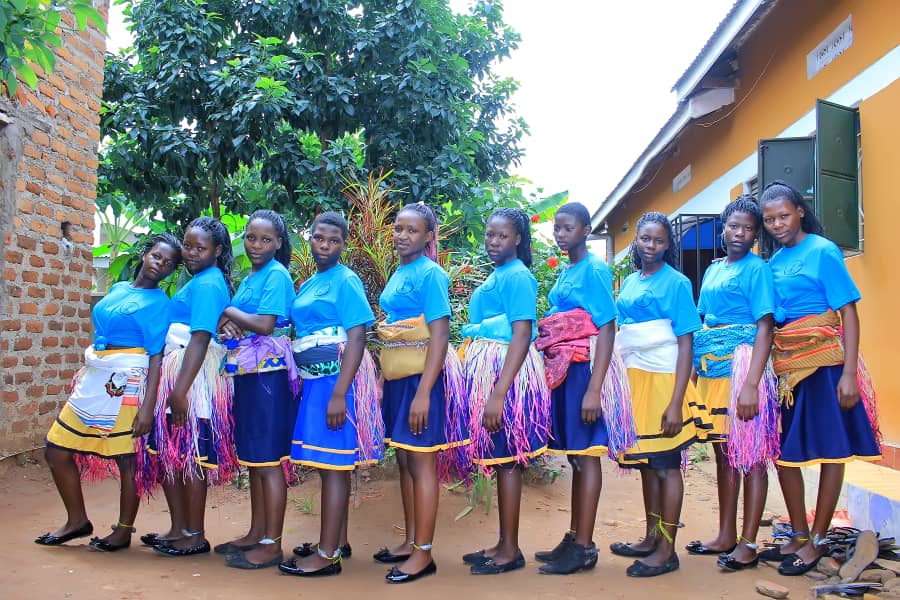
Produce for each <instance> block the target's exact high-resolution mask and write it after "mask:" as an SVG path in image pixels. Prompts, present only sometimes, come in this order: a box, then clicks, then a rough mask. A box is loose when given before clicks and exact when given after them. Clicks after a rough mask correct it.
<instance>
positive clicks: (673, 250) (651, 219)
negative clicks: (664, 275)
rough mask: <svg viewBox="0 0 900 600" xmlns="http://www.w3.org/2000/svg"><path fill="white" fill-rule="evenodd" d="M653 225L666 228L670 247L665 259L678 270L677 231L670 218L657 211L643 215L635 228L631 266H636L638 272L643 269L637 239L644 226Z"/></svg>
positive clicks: (630, 252)
mask: <svg viewBox="0 0 900 600" xmlns="http://www.w3.org/2000/svg"><path fill="white" fill-rule="evenodd" d="M651 223H656V224H657V225H662V226H663V227H664V228H665V230H666V234H667V235H668V236H669V247H668V249H667V250H666V254H665V256H664V257H663V258H664V260H665V261H666V262H667V263H669V264H670V265H671V266H672V268H674V269H676V270H678V269H679V264H678V263H679V260H678V242H677V241H676V240H675V229H674V228H673V227H672V222H671V221H669V218H668V217H666V215H664V214H662V213H661V212H657V211H651V212H645V213H644V214H643V215H641V218H640V219H638V222H637V227H635V228H634V241H633V242H631V250H630V251H629V255H630V256H631V264H632V265H634V268H635V269H636V270H640V269H641V268H642V263H641V255H640V253H639V252H638V249H637V238H638V236H639V235H640V234H641V228H642V227H643V226H644V225H649V224H651Z"/></svg>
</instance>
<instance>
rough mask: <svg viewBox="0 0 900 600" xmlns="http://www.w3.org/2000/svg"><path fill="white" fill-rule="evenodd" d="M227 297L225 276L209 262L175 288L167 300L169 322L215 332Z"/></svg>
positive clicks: (226, 304) (229, 297)
mask: <svg viewBox="0 0 900 600" xmlns="http://www.w3.org/2000/svg"><path fill="white" fill-rule="evenodd" d="M230 300H231V294H229V293H228V284H227V283H225V276H224V275H222V271H220V270H219V267H217V266H215V265H213V266H211V267H209V268H208V269H204V270H203V271H200V272H199V273H197V274H196V275H194V276H193V277H191V280H190V281H188V282H187V285H185V286H184V287H183V288H181V289H180V290H178V292H176V294H175V296H174V297H173V298H172V302H171V303H170V304H169V323H184V324H185V325H188V326H189V327H190V328H191V333H194V332H195V331H207V332H209V333H211V334H213V335H215V334H216V325H218V324H219V317H220V316H222V311H223V310H225V307H226V306H228V302H229V301H230Z"/></svg>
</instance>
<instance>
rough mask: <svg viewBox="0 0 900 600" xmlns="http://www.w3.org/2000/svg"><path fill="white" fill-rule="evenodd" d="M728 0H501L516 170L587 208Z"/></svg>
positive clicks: (656, 114) (667, 102)
mask: <svg viewBox="0 0 900 600" xmlns="http://www.w3.org/2000/svg"><path fill="white" fill-rule="evenodd" d="M733 3H734V2H733V0H681V1H673V0H554V1H553V2H548V1H547V0H506V2H504V21H505V22H506V23H508V24H509V25H511V26H512V27H513V29H515V30H516V31H518V32H519V33H520V34H521V35H522V42H521V44H520V46H519V49H518V50H517V51H516V52H514V53H513V55H512V58H511V59H509V60H507V61H504V62H503V63H502V64H501V65H500V67H499V68H498V69H497V70H498V72H499V73H502V74H503V75H509V76H512V77H514V78H516V79H517V80H519V82H520V84H521V87H520V89H519V92H518V93H517V94H516V96H515V97H514V102H515V104H516V106H517V112H518V114H519V115H520V116H522V117H523V118H524V119H525V120H526V121H527V122H528V124H529V127H530V129H531V136H530V137H528V138H526V139H525V141H524V144H523V145H524V148H525V152H526V157H525V159H524V160H523V162H522V165H521V167H520V168H519V169H517V171H518V174H519V175H521V176H523V177H525V178H527V179H530V180H531V181H533V182H534V184H535V186H537V187H540V188H543V190H544V192H543V194H542V196H543V195H549V194H552V193H555V192H559V191H563V190H569V192H570V198H571V199H572V200H575V201H578V202H582V203H583V204H585V205H586V206H587V207H588V208H589V209H590V210H591V211H592V212H593V211H594V210H595V209H596V208H598V207H599V205H600V203H601V202H602V200H603V199H604V198H606V196H607V195H608V194H609V193H610V192H611V191H612V189H613V187H615V185H616V184H617V183H618V182H619V180H620V179H621V178H622V177H623V176H624V174H625V172H626V171H627V169H628V168H629V167H630V166H631V165H632V163H633V162H634V161H635V160H636V159H637V157H638V155H639V154H640V153H641V152H642V151H643V150H644V148H645V147H646V146H647V145H648V144H649V142H650V140H651V139H652V138H653V136H654V135H655V134H656V133H657V131H659V129H660V128H661V127H662V125H663V124H664V123H665V122H666V120H667V119H668V118H669V116H671V114H672V113H673V112H674V110H675V104H676V100H675V95H674V94H673V93H672V92H671V88H672V85H673V84H674V83H675V81H676V80H677V79H678V78H679V77H680V76H681V74H682V73H683V72H684V71H685V70H686V69H687V67H688V66H689V65H690V63H691V61H692V60H693V59H694V57H695V56H696V55H697V53H698V52H699V51H700V49H701V48H702V47H703V45H704V44H705V43H706V40H707V39H709V37H710V36H711V35H712V32H713V31H714V30H715V28H716V26H717V25H718V23H719V22H720V21H721V20H722V18H723V17H724V16H725V14H726V13H727V12H728V10H729V9H730V8H731V6H732V5H733ZM450 4H451V6H452V7H453V8H454V9H456V10H462V9H464V8H465V7H466V6H467V5H468V0H450ZM108 30H109V35H110V42H109V49H110V50H111V51H115V49H117V48H120V47H122V46H124V45H128V44H130V40H129V37H128V36H129V34H128V32H127V31H126V30H125V28H124V25H123V24H122V14H121V7H120V6H116V5H113V6H112V7H110V23H109V28H108Z"/></svg>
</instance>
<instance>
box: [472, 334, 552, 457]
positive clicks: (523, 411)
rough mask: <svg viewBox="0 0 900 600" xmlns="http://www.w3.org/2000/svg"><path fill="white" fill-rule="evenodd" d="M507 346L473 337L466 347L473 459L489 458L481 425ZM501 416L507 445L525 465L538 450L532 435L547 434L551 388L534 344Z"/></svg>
mask: <svg viewBox="0 0 900 600" xmlns="http://www.w3.org/2000/svg"><path fill="white" fill-rule="evenodd" d="M508 349H509V345H508V344H504V343H501V342H497V341H494V340H489V339H476V340H475V341H473V342H472V343H471V344H469V347H468V349H467V350H466V390H467V393H468V398H469V402H470V405H469V406H470V411H471V412H470V414H469V437H470V438H471V440H472V455H473V457H474V458H475V459H489V458H491V448H492V446H493V443H492V441H491V434H490V433H489V432H488V430H487V429H485V428H484V426H483V425H482V419H483V418H484V406H485V404H486V402H487V399H488V397H489V396H490V395H491V392H492V391H493V389H494V386H495V385H496V383H497V377H498V376H499V374H500V371H501V370H502V369H503V363H504V361H505V359H506V352H507V350H508ZM501 418H502V429H503V431H504V433H505V435H506V442H507V446H508V447H509V449H510V451H512V452H514V453H515V456H516V462H517V463H518V464H521V465H527V464H528V463H529V461H530V460H531V456H532V453H533V452H534V451H535V450H537V448H532V447H531V443H530V437H531V435H532V434H534V435H536V436H537V437H538V438H540V439H544V440H546V439H548V438H549V437H550V390H549V389H548V388H547V380H546V379H545V377H544V367H543V363H542V362H541V357H540V355H539V354H538V352H537V350H535V348H534V346H533V345H531V346H529V348H528V355H527V356H526V357H525V362H523V363H522V366H521V368H520V369H519V372H518V373H516V379H515V381H513V384H512V386H510V389H509V392H508V393H507V394H506V400H505V402H504V406H503V409H502V416H501Z"/></svg>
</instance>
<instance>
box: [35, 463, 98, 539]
mask: <svg viewBox="0 0 900 600" xmlns="http://www.w3.org/2000/svg"><path fill="white" fill-rule="evenodd" d="M44 459H45V460H46V461H47V464H48V465H49V466H50V473H52V474H53V483H55V484H56V490H57V491H58V492H59V496H60V498H62V501H63V506H65V507H66V522H65V523H64V524H63V526H62V527H60V528H59V529H57V530H56V531H54V532H53V533H52V535H53V536H56V537H59V536H63V535H66V534H68V533H71V532H73V531H77V530H78V529H80V528H81V527H84V526H85V525H87V523H88V517H87V510H85V508H84V496H83V495H82V493H81V475H80V474H79V473H78V465H76V464H75V456H74V455H73V454H72V453H71V452H69V451H67V450H62V449H60V448H54V447H52V446H48V447H47V448H46V450H44Z"/></svg>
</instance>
